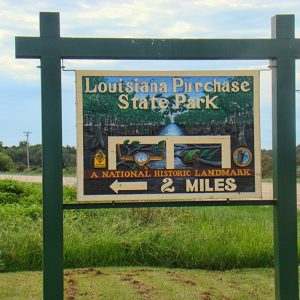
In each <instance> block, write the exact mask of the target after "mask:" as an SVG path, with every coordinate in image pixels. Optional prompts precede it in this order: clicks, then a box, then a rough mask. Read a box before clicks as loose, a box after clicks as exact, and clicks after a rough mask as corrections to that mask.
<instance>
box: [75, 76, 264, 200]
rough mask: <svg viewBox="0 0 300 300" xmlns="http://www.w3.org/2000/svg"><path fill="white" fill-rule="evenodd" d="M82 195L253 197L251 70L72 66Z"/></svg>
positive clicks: (256, 154) (255, 80)
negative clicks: (74, 69) (81, 68)
mask: <svg viewBox="0 0 300 300" xmlns="http://www.w3.org/2000/svg"><path fill="white" fill-rule="evenodd" d="M76 82H77V149H78V155H77V168H78V172H77V175H78V180H77V182H78V199H79V200H80V201H101V202H111V201H149V200H153V201H162V200H164V201H165V200H169V201H172V200H174V201H176V200H191V199H194V200H205V199H206V200H209V199H242V198H259V197H260V196H261V183H260V179H261V176H260V175H261V170H260V138H259V73H258V72H257V71H205V72H204V71H203V72H200V71H176V72H175V71H172V72H171V71H165V72H161V71H160V72H159V71H151V72H150V71H147V72H144V71H143V72H142V71H134V72H133V71H132V72H129V71H128V72H127V71H126V72H124V71H77V72H76Z"/></svg>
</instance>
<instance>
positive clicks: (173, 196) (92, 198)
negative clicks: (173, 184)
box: [75, 70, 262, 203]
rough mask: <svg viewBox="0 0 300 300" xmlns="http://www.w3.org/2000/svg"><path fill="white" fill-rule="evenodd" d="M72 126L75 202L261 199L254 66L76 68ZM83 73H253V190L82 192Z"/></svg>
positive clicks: (259, 149)
mask: <svg viewBox="0 0 300 300" xmlns="http://www.w3.org/2000/svg"><path fill="white" fill-rule="evenodd" d="M75 73H76V128H77V130H76V131H77V200H78V201H79V202H89V203H90V202H101V203H111V202H115V201H116V202H152V201H153V202H164V201H168V202H176V201H191V200H193V201H211V200H220V201H224V199H225V200H242V199H249V198H251V199H252V200H258V201H259V200H261V194H262V189H261V152H260V151H261V148H260V107H259V82H260V73H259V71H257V70H215V71H214V70H210V71H112V70H101V71H99V70H97V71H93V70H76V72H75ZM83 76H253V86H254V90H253V96H254V99H253V102H254V103H253V108H254V160H255V166H254V167H255V192H242V193H240V192H236V193H205V192H203V193H161V194H122V195H119V194H115V195H84V186H83V185H84V159H83V98H82V77H83Z"/></svg>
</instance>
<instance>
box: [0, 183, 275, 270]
mask: <svg viewBox="0 0 300 300" xmlns="http://www.w3.org/2000/svg"><path fill="white" fill-rule="evenodd" d="M41 198H42V195H41V186H40V185H39V184H28V183H27V184H25V183H19V182H15V181H12V180H1V181H0V271H4V272H8V271H20V270H41V268H42V207H41V201H42V200H41ZM75 198H76V191H75V189H74V188H67V187H65V188H64V201H65V202H72V201H75ZM64 255H65V267H66V268H81V267H82V268H86V267H103V266H149V267H172V268H190V269H192V268H199V269H209V270H228V269H234V268H257V267H261V268H262V267H264V268H266V267H273V261H274V251H273V216H272V208H271V207H198V208H159V209H158V208H152V209H102V210H101V209H94V210H84V211H83V210H73V211H65V213H64Z"/></svg>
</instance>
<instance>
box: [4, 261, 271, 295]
mask: <svg viewBox="0 0 300 300" xmlns="http://www.w3.org/2000/svg"><path fill="white" fill-rule="evenodd" d="M12 282H14V284H11V283H12ZM41 289H42V276H41V272H18V273H5V274H0V299H5V300H6V299H41V298H42V290H41ZM65 299H69V300H70V299H164V300H168V299H173V300H174V299H187V300H188V299H206V300H208V299H219V300H224V299H225V300H226V299H243V300H247V299H249V300H250V299H251V300H252V299H257V300H259V299H263V300H267V299H274V274H273V270H271V269H244V270H230V271H207V270H186V269H167V268H145V267H143V268H141V267H140V268H137V267H122V268H117V267H106V268H101V269H97V268H90V269H72V270H66V271H65Z"/></svg>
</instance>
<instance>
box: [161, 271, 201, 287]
mask: <svg viewBox="0 0 300 300" xmlns="http://www.w3.org/2000/svg"><path fill="white" fill-rule="evenodd" d="M166 273H167V274H168V275H170V277H171V280H172V281H175V282H179V283H184V284H187V285H191V286H195V285H196V282H195V281H193V280H191V279H187V278H184V277H183V276H181V275H179V274H177V273H175V272H174V271H167V272H166Z"/></svg>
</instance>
